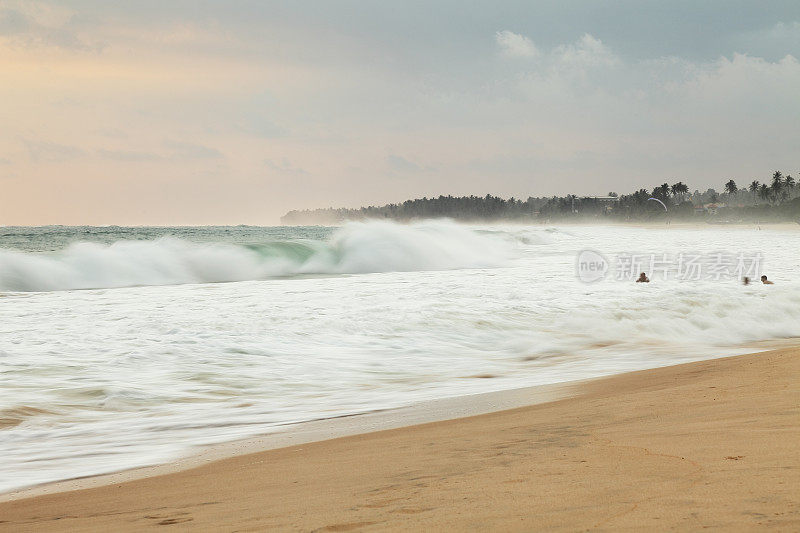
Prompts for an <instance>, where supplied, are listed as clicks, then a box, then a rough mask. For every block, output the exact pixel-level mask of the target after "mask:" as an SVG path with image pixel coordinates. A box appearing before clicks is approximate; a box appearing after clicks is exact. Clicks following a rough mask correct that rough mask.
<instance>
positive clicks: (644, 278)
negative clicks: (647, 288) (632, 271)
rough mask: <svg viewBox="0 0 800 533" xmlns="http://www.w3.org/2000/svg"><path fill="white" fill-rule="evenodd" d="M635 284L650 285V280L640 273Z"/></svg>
mask: <svg viewBox="0 0 800 533" xmlns="http://www.w3.org/2000/svg"><path fill="white" fill-rule="evenodd" d="M636 283H650V278H648V277H647V275H646V274H645V273H644V272H642V273H641V274H639V279H637V280H636Z"/></svg>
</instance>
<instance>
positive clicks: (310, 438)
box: [0, 374, 618, 504]
mask: <svg viewBox="0 0 800 533" xmlns="http://www.w3.org/2000/svg"><path fill="white" fill-rule="evenodd" d="M615 375H618V374H615ZM606 377H608V376H601V377H597V378H587V379H582V380H575V381H566V382H562V383H551V384H546V385H535V386H531V387H520V388H514V389H505V390H499V391H491V392H480V393H475V394H466V395H460V396H452V397H446V398H439V399H435V400H427V401H422V402H418V403H414V404H410V405H406V406H402V407H395V408H389V409H378V410H375V411H367V412H363V413H354V414H346V415H338V416H332V417H329V418H318V419H314V420H306V421H302V422H297V423H291V424H286V425H284V426H282V427H281V429H278V430H277V431H275V432H270V433H264V434H261V435H255V436H252V437H246V438H242V439H236V440H232V441H227V442H221V443H217V444H208V445H199V446H197V450H196V451H193V452H188V453H186V454H183V455H181V456H180V457H177V458H175V459H173V460H170V461H166V462H161V463H156V464H152V465H145V466H140V467H134V468H128V469H125V470H118V471H114V472H108V473H105V474H97V475H88V476H80V477H74V478H68V479H61V480H57V481H51V482H47V483H40V484H37V485H32V486H27V487H22V488H18V489H12V490H9V491H5V492H0V504H2V503H4V502H9V501H16V500H22V499H25V498H34V497H38V496H45V495H49V494H58V493H63V492H69V491H75V490H83V489H90V488H97V487H104V486H107V485H114V484H117V483H125V482H128V481H135V480H138V479H144V478H149V477H154V476H161V475H166V474H173V473H177V472H182V471H185V470H190V469H192V468H197V467H199V466H202V465H205V464H208V463H212V462H216V461H222V460H225V459H230V458H233V457H237V456H242V455H247V454H253V453H260V452H265V451H270V450H276V449H281V448H288V447H290V446H297V445H301V444H309V443H313V442H322V441H327V440H333V439H338V438H342V437H350V436H355V435H365V434H369V433H375V432H379V431H386V430H392V429H401V428H406V427H412V426H417V425H422V424H429V423H435V422H443V421H446V420H454V419H461V418H469V417H472V416H478V415H483V414H490V413H495V412H501V411H505V410H509V409H517V408H520V407H527V406H531V405H538V404H541V403H548V402H551V401H555V400H559V399H562V398H568V397H572V396H574V395H575V394H577V391H578V390H579V388H580V386H581V385H582V384H585V383H589V382H591V381H594V380H597V379H605V378H606Z"/></svg>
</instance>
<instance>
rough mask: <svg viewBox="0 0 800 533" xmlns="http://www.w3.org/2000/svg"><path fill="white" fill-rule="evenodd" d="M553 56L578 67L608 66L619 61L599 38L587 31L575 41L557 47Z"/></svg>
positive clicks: (561, 61)
mask: <svg viewBox="0 0 800 533" xmlns="http://www.w3.org/2000/svg"><path fill="white" fill-rule="evenodd" d="M553 56H554V58H555V59H556V61H558V62H560V63H562V64H569V65H573V66H580V67H610V66H614V65H618V64H619V63H620V62H621V61H620V59H619V58H618V57H617V56H616V55H615V54H614V53H613V52H612V51H611V49H609V48H608V47H607V46H606V45H604V44H603V42H602V41H601V40H600V39H597V38H595V37H594V36H592V35H590V34H588V33H584V34H583V36H582V37H581V38H580V39H579V40H578V42H576V43H572V44H568V45H562V46H559V47H557V48H556V49H555V50H554V51H553Z"/></svg>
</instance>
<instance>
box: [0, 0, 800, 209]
mask: <svg viewBox="0 0 800 533" xmlns="http://www.w3.org/2000/svg"><path fill="white" fill-rule="evenodd" d="M798 58H800V2H798V1H797V0H786V1H768V0H762V1H739V0H727V1H713V0H709V1H704V2H696V1H695V0H691V1H665V0H659V1H642V0H635V1H634V0H630V1H615V2H603V1H594V0H589V1H583V2H581V1H572V2H566V1H563V0H558V1H555V0H554V1H550V0H546V1H534V0H527V1H505V2H502V1H501V2H498V1H492V2H467V1H463V0H458V1H455V0H454V1H438V2H435V1H426V2H421V1H415V0H403V1H395V2H389V1H386V2H375V1H371V0H364V1H348V0H343V1H338V0H337V1H333V0H325V1H288V0H287V1H285V2H270V1H234V0H231V1H226V2H221V1H213V2H212V1H192V2H189V1H179V0H171V1H169V2H165V1H163V0H159V1H148V0H137V1H136V2H108V1H106V0H94V1H92V0H86V1H61V2H38V1H34V0H0V123H1V124H2V126H1V127H0V224H223V223H226V224H239V223H244V224H274V223H276V222H277V221H278V217H279V216H280V215H282V214H283V213H285V212H286V211H287V210H289V209H294V208H313V207H327V206H360V205H367V204H383V203H387V202H392V201H402V200H405V199H407V198H413V197H421V196H432V195H439V194H454V195H463V194H478V195H483V194H486V193H492V194H499V195H503V196H516V197H522V198H525V197H527V196H530V195H534V196H539V195H552V194H566V193H576V194H604V193H606V192H608V191H610V190H614V191H628V190H631V189H634V188H638V187H642V186H646V187H648V188H650V187H652V186H653V185H656V184H659V183H662V182H664V181H669V182H670V183H673V182H674V181H678V180H683V181H685V182H687V183H689V185H690V186H691V187H692V188H700V189H705V188H707V187H709V186H714V187H717V188H718V189H720V188H721V184H722V183H724V181H726V180H727V179H729V178H734V179H736V180H737V181H739V182H741V183H744V182H749V181H751V180H752V179H754V178H759V179H764V178H765V177H767V176H768V175H769V174H770V172H771V171H772V170H774V169H781V170H783V171H784V172H789V173H791V174H794V175H797V174H800V96H798V95H800V63H798Z"/></svg>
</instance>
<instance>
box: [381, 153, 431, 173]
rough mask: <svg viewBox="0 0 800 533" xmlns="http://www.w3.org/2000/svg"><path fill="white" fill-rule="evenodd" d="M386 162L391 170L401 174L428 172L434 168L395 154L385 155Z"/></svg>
mask: <svg viewBox="0 0 800 533" xmlns="http://www.w3.org/2000/svg"><path fill="white" fill-rule="evenodd" d="M386 164H387V165H388V166H389V168H390V169H391V170H392V171H394V172H399V173H402V174H416V173H419V172H430V171H432V170H435V169H434V168H433V167H430V166H422V165H418V164H417V163H415V162H413V161H411V160H409V159H406V158H405V157H403V156H400V155H395V154H390V155H388V156H386Z"/></svg>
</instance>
